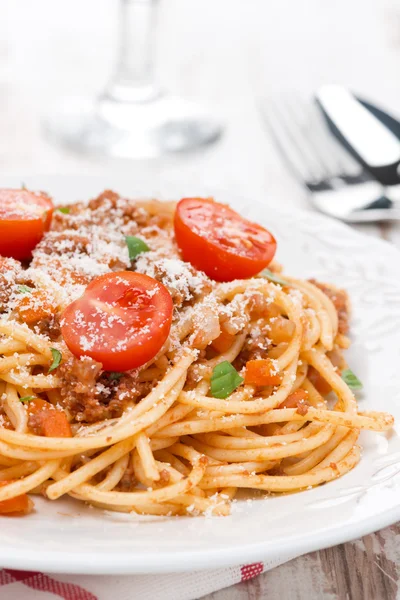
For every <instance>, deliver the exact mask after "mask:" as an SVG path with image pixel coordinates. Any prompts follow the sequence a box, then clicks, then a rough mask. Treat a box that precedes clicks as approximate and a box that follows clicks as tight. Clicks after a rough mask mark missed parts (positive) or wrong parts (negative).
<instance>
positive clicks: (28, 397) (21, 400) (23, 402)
mask: <svg viewBox="0 0 400 600" xmlns="http://www.w3.org/2000/svg"><path fill="white" fill-rule="evenodd" d="M31 400H35V396H24V397H23V398H20V399H19V401H20V402H22V404H28V402H30V401H31Z"/></svg>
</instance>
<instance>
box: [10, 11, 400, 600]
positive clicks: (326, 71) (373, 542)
mask: <svg viewBox="0 0 400 600" xmlns="http://www.w3.org/2000/svg"><path fill="white" fill-rule="evenodd" d="M160 8H161V15H160V17H161V18H160V31H159V50H158V54H159V57H160V74H161V75H162V79H163V81H165V82H166V83H168V85H169V86H171V87H172V88H174V89H175V90H176V91H177V92H179V93H181V94H185V95H186V96H187V97H192V98H196V99H198V100H199V101H201V102H202V103H204V104H207V105H208V106H209V107H210V108H211V110H212V111H213V112H214V113H216V114H219V115H220V117H221V119H222V120H223V121H224V123H225V124H226V131H225V135H224V137H223V139H222V141H221V142H220V143H219V144H217V145H215V146H213V147H212V148H210V149H209V150H207V151H206V152H204V153H200V154H197V155H195V156H190V157H185V158H184V159H181V160H164V161H158V162H141V163H131V162H129V161H124V162H115V161H108V162H107V161H105V160H95V159H89V158H81V157H78V156H76V155H73V154H69V153H67V152H64V151H63V150H61V149H60V148H58V147H55V146H53V145H50V144H49V143H47V142H46V140H45V139H44V137H43V135H42V131H41V127H40V115H42V114H44V113H45V112H46V111H47V110H48V108H49V106H50V105H51V103H52V102H53V101H55V100H56V99H57V98H59V97H60V96H63V95H65V94H70V93H86V94H93V93H95V92H96V91H97V90H99V89H101V88H102V87H103V86H104V84H105V82H106V81H107V77H108V74H109V72H110V69H111V67H112V64H113V60H114V53H113V50H114V49H115V46H116V21H117V6H116V2H114V1H113V0H85V2H82V1H81V0H68V1H67V0H65V1H64V2H62V1H61V0H59V1H58V2H54V1H53V2H52V1H51V0H35V2H31V0H19V1H18V2H15V1H13V0H2V1H1V2H0V170H1V172H2V173H19V174H21V178H23V175H24V174H27V173H32V172H42V173H43V172H58V173H68V172H75V173H76V172H79V173H98V172H104V170H105V169H110V170H113V171H121V172H126V170H129V172H130V173H131V174H132V177H133V178H134V177H135V175H136V174H137V175H138V176H139V175H140V174H141V173H145V174H146V175H151V176H152V177H159V176H162V177H168V178H169V179H178V178H179V177H181V176H183V177H185V178H188V177H191V178H192V179H193V181H199V182H206V183H207V184H209V185H214V184H215V185H217V186H218V187H225V188H228V189H232V190H235V191H236V192H237V193H239V194H245V195H246V196H247V197H248V198H249V199H251V198H252V197H256V196H258V197H262V198H263V199H264V201H265V203H266V204H271V205H273V204H274V203H283V202H284V203H287V204H288V205H290V204H292V205H296V206H299V205H300V206H301V205H304V206H307V202H306V199H305V198H304V193H303V192H302V190H300V189H299V188H298V186H297V184H295V182H294V181H293V180H292V179H291V177H290V176H289V175H288V173H287V172H286V170H285V168H284V166H283V165H282V163H281V161H280V159H279V157H278V156H277V154H276V151H275V148H274V147H273V144H272V142H271V140H270V139H269V138H268V137H267V134H266V133H265V131H264V129H263V126H262V123H261V121H260V117H259V114H258V112H257V109H256V103H255V98H256V97H257V96H259V95H260V94H264V95H269V94H271V95H276V94H278V93H280V92H282V90H283V91H284V90H286V91H287V90H296V91H299V90H300V91H305V92H310V91H312V90H313V89H315V88H316V87H318V86H319V85H321V84H322V83H326V82H340V83H343V84H345V85H348V86H350V87H352V88H353V89H355V90H358V91H359V92H360V93H362V94H364V95H365V96H368V95H369V96H370V97H371V98H374V99H375V100H376V101H377V102H380V103H381V104H382V105H383V106H387V107H388V108H391V109H392V110H394V111H396V109H399V108H400V78H399V72H400V4H399V2H398V1H396V0H352V1H351V2H349V0H336V1H335V2H329V3H328V2H321V0H297V1H296V2H294V1H293V0H280V2H275V3H273V2H265V0H251V1H249V0H248V1H247V2H246V1H245V0H218V1H215V0H164V2H163V3H161V7H160ZM364 230H365V231H366V233H368V234H370V235H377V236H381V237H384V238H385V239H388V240H390V241H392V242H394V243H396V244H398V245H399V246H400V227H399V226H398V225H385V226H374V225H371V226H365V227H364ZM398 564H400V527H399V526H398V525H397V526H393V527H390V528H388V529H385V530H383V531H381V532H379V533H376V534H374V535H370V536H367V537H365V538H363V539H362V540H358V541H356V542H352V543H348V544H344V545H342V546H337V547H336V548H331V549H329V550H324V551H321V552H314V553H312V554H308V555H306V556H303V557H301V558H298V559H296V560H293V561H291V562H290V563H287V564H285V565H282V566H281V567H278V568H276V569H274V570H273V571H270V572H268V573H266V574H265V575H263V576H261V577H258V578H257V579H255V580H252V581H249V582H247V583H244V584H240V585H238V586H235V587H234V588H230V589H228V590H223V591H220V592H217V593H214V594H212V595H210V596H207V598H206V600H211V599H213V600H227V599H228V598H229V599H230V600H245V599H252V600H256V599H261V598H268V600H275V599H276V600H281V599H282V598H290V599H291V600H295V599H298V600H306V599H307V600H308V599H309V598H326V599H329V600H336V599H340V600H342V599H343V600H344V599H346V598H351V599H352V600H358V599H360V600H361V599H362V600H367V599H371V600H378V599H386V598H387V599H389V600H390V599H393V600H394V599H395V598H396V597H397V590H398V581H399V568H398V567H397V565H398Z"/></svg>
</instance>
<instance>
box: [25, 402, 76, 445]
mask: <svg viewBox="0 0 400 600" xmlns="http://www.w3.org/2000/svg"><path fill="white" fill-rule="evenodd" d="M27 406H28V413H29V415H31V416H34V417H35V420H36V423H37V424H38V426H39V429H40V430H41V431H42V432H43V435H44V436H46V437H72V432H71V427H70V424H69V422H68V419H67V416H66V414H65V413H64V412H63V411H62V410H59V409H57V408H55V407H54V406H53V405H52V404H50V402H46V401H45V400H42V399H41V398H35V399H34V400H31V401H30V402H29V403H28V405H27Z"/></svg>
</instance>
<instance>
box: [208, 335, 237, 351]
mask: <svg viewBox="0 0 400 600" xmlns="http://www.w3.org/2000/svg"><path fill="white" fill-rule="evenodd" d="M234 339H235V336H234V335H232V334H231V333H226V331H221V333H220V335H219V336H218V337H217V338H216V339H215V340H213V341H212V343H211V346H212V347H213V348H214V350H216V351H217V352H220V353H221V354H223V353H224V352H227V351H228V350H229V348H230V347H231V346H232V344H233V342H234Z"/></svg>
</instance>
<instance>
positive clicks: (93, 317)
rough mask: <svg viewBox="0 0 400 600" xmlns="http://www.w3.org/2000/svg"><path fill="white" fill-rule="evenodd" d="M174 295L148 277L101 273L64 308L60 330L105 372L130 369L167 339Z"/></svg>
mask: <svg viewBox="0 0 400 600" xmlns="http://www.w3.org/2000/svg"><path fill="white" fill-rule="evenodd" d="M172 310H173V304H172V298H171V295H170V293H169V292H168V290H167V288H166V287H165V286H163V285H162V283H159V282H158V281H156V280H155V279H153V278H152V277H149V276H148V275H142V274H141V273H133V272H131V271H121V272H118V273H107V274H106V275H100V277H96V279H94V280H93V281H92V282H91V283H90V284H89V285H88V286H87V288H86V290H85V293H84V294H83V296H81V297H80V298H78V299H77V300H75V301H74V302H72V304H70V305H69V306H67V308H66V309H65V311H64V313H63V314H62V318H61V332H62V335H63V338H64V340H65V342H66V344H67V346H68V348H69V349H70V350H71V352H72V353H73V354H74V355H75V356H77V357H80V356H90V357H91V358H93V359H94V360H97V361H98V362H100V363H102V365H103V369H105V370H106V371H128V370H130V369H135V368H137V367H140V366H142V365H144V364H145V363H147V362H148V361H149V360H150V359H152V358H154V356H156V354H157V353H158V352H159V350H161V348H162V347H163V345H164V343H165V341H166V339H167V338H168V334H169V330H170V328H171V321H172Z"/></svg>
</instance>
